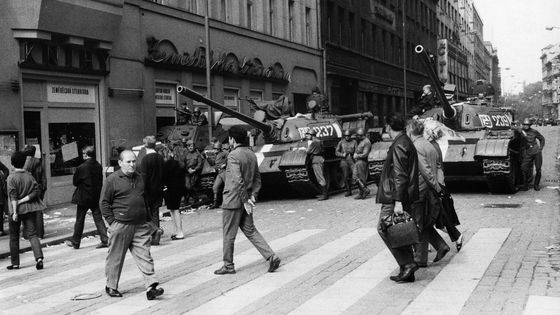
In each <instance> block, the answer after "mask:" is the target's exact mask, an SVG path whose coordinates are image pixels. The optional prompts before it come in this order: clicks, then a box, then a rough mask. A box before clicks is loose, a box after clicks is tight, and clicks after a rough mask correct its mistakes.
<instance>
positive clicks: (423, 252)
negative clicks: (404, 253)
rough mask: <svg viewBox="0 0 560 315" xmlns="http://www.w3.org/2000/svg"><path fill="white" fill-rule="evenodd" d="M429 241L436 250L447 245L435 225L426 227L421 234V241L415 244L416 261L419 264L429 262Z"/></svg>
mask: <svg viewBox="0 0 560 315" xmlns="http://www.w3.org/2000/svg"><path fill="white" fill-rule="evenodd" d="M428 243H430V244H432V246H433V247H434V248H435V250H436V251H439V250H441V249H443V248H445V247H447V243H445V240H444V239H443V238H442V237H441V235H439V233H438V232H437V231H436V229H435V228H434V227H433V226H426V227H424V229H422V233H421V234H420V243H418V244H415V245H414V261H416V262H417V263H418V264H421V265H426V264H427V263H428Z"/></svg>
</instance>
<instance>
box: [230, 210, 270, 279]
mask: <svg viewBox="0 0 560 315" xmlns="http://www.w3.org/2000/svg"><path fill="white" fill-rule="evenodd" d="M222 224H223V233H224V249H223V260H224V266H226V267H227V268H233V267H234V263H233V250H234V244H235V237H236V236H237V230H238V229H241V232H243V234H245V236H246V237H247V239H248V240H249V241H250V242H251V243H252V244H253V246H255V248H256V249H257V250H258V251H259V253H260V254H261V255H262V256H263V258H264V259H265V260H268V259H269V258H270V257H271V256H272V255H274V251H273V250H272V249H271V248H270V246H269V245H268V243H267V242H266V241H265V239H264V237H262V235H261V233H259V231H258V230H257V228H256V227H255V224H254V222H253V215H252V214H248V213H247V212H246V211H245V209H243V207H242V208H239V209H233V210H232V209H224V210H223V211H222Z"/></svg>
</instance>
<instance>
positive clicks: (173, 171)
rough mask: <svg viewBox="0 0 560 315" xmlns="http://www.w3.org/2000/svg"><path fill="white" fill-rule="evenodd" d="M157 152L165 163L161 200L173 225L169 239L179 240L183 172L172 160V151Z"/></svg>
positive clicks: (181, 226)
mask: <svg viewBox="0 0 560 315" xmlns="http://www.w3.org/2000/svg"><path fill="white" fill-rule="evenodd" d="M158 152H160V153H161V154H162V155H163V159H164V161H165V162H164V165H163V185H164V193H163V198H164V199H165V205H166V206H167V209H168V210H169V212H170V213H171V219H172V220H173V223H174V225H175V233H174V234H172V235H171V239H172V240H181V239H184V238H185V236H184V234H183V222H182V220H181V213H180V212H179V206H180V204H181V197H182V196H183V195H184V194H185V173H184V172H185V171H184V169H183V168H182V167H181V165H180V163H179V161H177V160H175V159H174V158H173V156H174V155H173V151H172V150H170V149H169V148H167V147H165V146H164V147H163V148H162V149H161V150H158Z"/></svg>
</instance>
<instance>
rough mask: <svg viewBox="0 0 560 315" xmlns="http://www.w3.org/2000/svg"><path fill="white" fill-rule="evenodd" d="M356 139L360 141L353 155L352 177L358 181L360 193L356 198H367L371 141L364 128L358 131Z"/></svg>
mask: <svg viewBox="0 0 560 315" xmlns="http://www.w3.org/2000/svg"><path fill="white" fill-rule="evenodd" d="M356 140H357V141H358V146H357V147H356V152H355V153H354V156H353V157H354V161H355V164H354V172H353V175H352V177H353V178H354V181H355V182H356V183H358V187H359V188H360V193H359V194H358V195H357V196H356V197H355V198H354V199H366V197H367V196H368V195H369V193H370V191H369V189H368V188H367V186H366V182H367V177H368V155H369V151H371V141H369V139H368V138H367V137H366V133H365V131H364V129H363V128H360V129H358V131H356Z"/></svg>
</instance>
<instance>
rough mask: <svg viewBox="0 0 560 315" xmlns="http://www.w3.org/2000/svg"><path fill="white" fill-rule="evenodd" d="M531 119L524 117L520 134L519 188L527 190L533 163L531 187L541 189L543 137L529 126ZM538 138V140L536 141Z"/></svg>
mask: <svg viewBox="0 0 560 315" xmlns="http://www.w3.org/2000/svg"><path fill="white" fill-rule="evenodd" d="M531 124H532V123H531V120H530V119H529V118H525V119H524V120H523V127H522V129H521V131H520V134H521V140H522V141H521V157H522V160H521V173H522V178H523V186H522V187H521V190H529V182H530V180H531V178H532V176H533V164H534V165H535V169H536V174H535V181H534V183H533V188H534V189H535V190H541V187H540V181H541V167H542V150H543V148H544V142H545V140H544V137H543V135H541V133H540V132H538V131H536V130H535V129H533V128H531ZM537 140H538V142H537Z"/></svg>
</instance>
